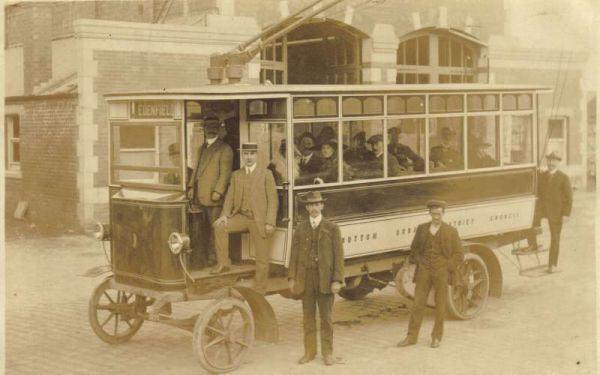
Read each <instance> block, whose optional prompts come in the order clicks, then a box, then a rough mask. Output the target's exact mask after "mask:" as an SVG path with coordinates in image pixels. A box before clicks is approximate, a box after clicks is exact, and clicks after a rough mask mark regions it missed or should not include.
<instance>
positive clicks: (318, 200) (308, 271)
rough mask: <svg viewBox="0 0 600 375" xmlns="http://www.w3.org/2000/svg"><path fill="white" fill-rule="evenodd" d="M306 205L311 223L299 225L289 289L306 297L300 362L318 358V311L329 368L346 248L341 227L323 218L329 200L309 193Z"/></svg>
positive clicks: (326, 363) (293, 239)
mask: <svg viewBox="0 0 600 375" xmlns="http://www.w3.org/2000/svg"><path fill="white" fill-rule="evenodd" d="M302 202H303V203H304V205H305V207H306V211H308V215H309V217H308V220H304V221H302V222H300V223H299V224H298V226H297V227H296V230H295V231H294V236H293V238H292V254H291V258H290V269H289V273H288V282H289V288H290V290H291V291H292V292H294V294H298V295H302V312H303V318H304V355H303V356H302V358H300V360H299V361H298V363H300V364H304V363H307V362H310V361H312V360H313V359H314V358H315V357H316V355H317V322H316V310H317V306H318V307H319V316H320V317H321V353H322V354H323V359H324V362H325V365H327V366H331V365H333V324H332V318H331V311H332V309H333V300H334V296H335V293H338V292H339V291H340V290H341V288H342V286H343V283H344V249H343V248H342V236H341V233H340V228H339V227H338V226H337V225H336V224H335V223H332V222H330V221H329V220H327V219H324V218H323V215H322V214H321V211H322V210H323V207H324V202H325V200H324V199H323V198H322V197H321V193H319V192H318V191H312V192H310V193H307V194H306V195H305V196H304V197H303V199H302Z"/></svg>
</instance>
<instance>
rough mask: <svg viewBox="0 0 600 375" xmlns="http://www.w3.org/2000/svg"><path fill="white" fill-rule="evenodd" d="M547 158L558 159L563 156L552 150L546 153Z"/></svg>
mask: <svg viewBox="0 0 600 375" xmlns="http://www.w3.org/2000/svg"><path fill="white" fill-rule="evenodd" d="M546 159H548V160H551V159H556V160H558V161H561V160H562V158H561V157H560V154H559V153H558V152H557V151H552V152H551V153H549V154H548V155H546Z"/></svg>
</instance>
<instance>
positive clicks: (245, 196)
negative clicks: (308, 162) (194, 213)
mask: <svg viewBox="0 0 600 375" xmlns="http://www.w3.org/2000/svg"><path fill="white" fill-rule="evenodd" d="M241 151H242V161H243V163H244V165H243V166H242V167H241V168H240V169H238V170H237V171H235V172H233V174H232V176H231V184H230V185H229V189H228V190H227V195H226V196H225V203H224V204H223V211H222V212H221V217H219V219H217V221H216V222H215V225H214V227H215V242H216V247H217V262H218V265H217V266H216V267H215V268H214V269H213V270H212V271H211V273H212V274H219V273H222V272H227V271H228V270H229V268H230V266H231V260H230V258H229V234H230V233H242V232H248V233H249V234H250V241H252V245H253V248H254V251H255V260H256V275H255V279H254V289H255V290H256V291H257V292H259V293H261V294H264V293H265V292H266V290H267V285H266V284H267V277H268V276H269V250H270V248H271V246H270V239H271V235H272V234H273V232H275V219H276V216H277V207H278V205H279V201H278V197H277V188H276V186H275V179H274V178H273V174H272V173H271V171H270V170H268V169H267V168H258V167H257V165H256V160H257V156H258V145H257V144H256V143H244V144H242V150H241Z"/></svg>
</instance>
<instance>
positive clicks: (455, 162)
mask: <svg viewBox="0 0 600 375" xmlns="http://www.w3.org/2000/svg"><path fill="white" fill-rule="evenodd" d="M455 135H456V133H455V132H454V131H452V130H451V129H450V128H448V127H445V128H443V129H442V137H441V144H440V145H438V146H435V147H432V148H431V150H430V153H429V160H430V161H431V162H432V163H433V168H445V169H460V168H461V167H462V156H461V154H460V153H459V152H458V151H457V150H456V149H455V148H454V147H453V146H452V138H453V137H455Z"/></svg>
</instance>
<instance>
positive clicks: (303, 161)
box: [296, 132, 323, 185]
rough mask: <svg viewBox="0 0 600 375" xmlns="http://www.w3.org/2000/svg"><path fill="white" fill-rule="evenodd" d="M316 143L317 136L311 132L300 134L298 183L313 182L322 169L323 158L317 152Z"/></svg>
mask: <svg viewBox="0 0 600 375" xmlns="http://www.w3.org/2000/svg"><path fill="white" fill-rule="evenodd" d="M316 143H317V142H316V139H315V137H314V136H313V135H312V134H311V133H309V132H306V133H303V134H302V135H301V136H300V143H299V149H300V154H301V156H300V160H299V169H300V173H299V176H298V178H297V179H296V185H307V184H312V183H313V180H314V179H315V177H317V176H318V174H319V172H320V171H321V167H322V165H323V160H322V159H321V157H320V156H319V155H318V154H317V153H316V152H315V146H316Z"/></svg>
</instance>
